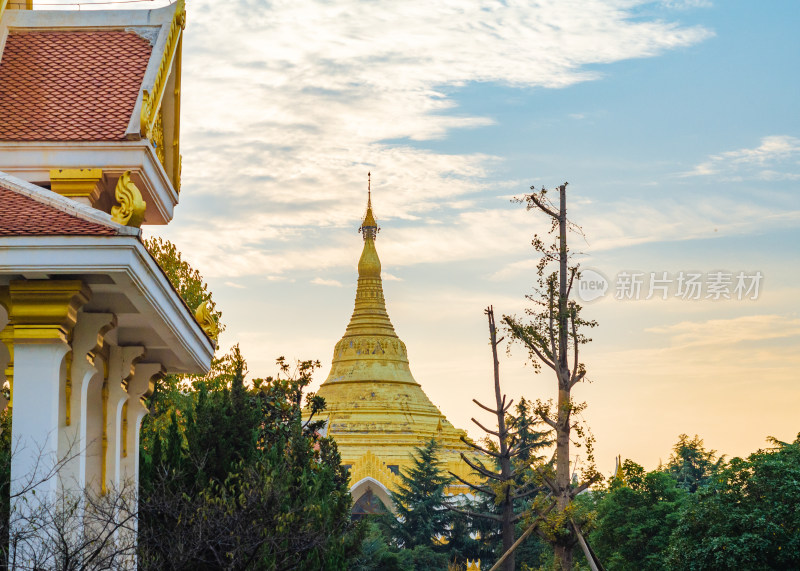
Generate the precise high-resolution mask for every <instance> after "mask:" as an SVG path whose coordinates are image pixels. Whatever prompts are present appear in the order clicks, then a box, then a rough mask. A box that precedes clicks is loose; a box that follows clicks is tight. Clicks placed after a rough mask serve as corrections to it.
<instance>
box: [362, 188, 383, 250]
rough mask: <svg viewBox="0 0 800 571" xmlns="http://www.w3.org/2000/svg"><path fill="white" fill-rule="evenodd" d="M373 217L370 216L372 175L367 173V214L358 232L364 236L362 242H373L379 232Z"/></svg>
mask: <svg viewBox="0 0 800 571" xmlns="http://www.w3.org/2000/svg"><path fill="white" fill-rule="evenodd" d="M380 230H381V229H380V228H379V227H378V223H377V222H376V221H375V216H374V215H373V214H372V173H371V172H368V173H367V213H366V214H365V215H364V221H363V222H362V223H361V226H360V227H359V229H358V231H359V232H361V234H362V235H363V236H364V240H374V239H375V237H376V236H377V235H378V232H380Z"/></svg>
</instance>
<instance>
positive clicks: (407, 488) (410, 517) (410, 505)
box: [387, 439, 453, 553]
mask: <svg viewBox="0 0 800 571" xmlns="http://www.w3.org/2000/svg"><path fill="white" fill-rule="evenodd" d="M438 450H439V445H438V444H437V443H436V441H435V440H434V439H431V440H429V441H428V442H426V443H425V445H423V446H421V447H419V448H415V454H414V457H413V460H414V464H413V466H412V467H411V468H409V469H403V470H402V471H401V473H400V485H399V486H398V488H397V490H396V491H393V492H392V494H391V497H392V502H393V503H394V506H395V511H396V513H395V515H396V519H395V518H394V517H392V516H387V520H388V528H389V534H390V536H391V537H392V539H393V540H394V542H395V543H396V545H397V546H398V547H403V548H405V549H414V548H417V547H429V548H431V549H433V550H434V551H437V552H440V553H441V552H444V551H446V545H443V543H442V541H443V540H445V539H446V538H447V536H448V531H449V529H450V528H451V526H452V517H453V516H452V514H451V512H449V511H448V510H447V505H448V499H447V497H446V496H445V493H444V490H445V486H447V485H448V484H449V483H450V482H451V478H450V477H449V476H448V475H446V474H445V472H444V471H443V470H442V468H441V462H440V461H439V459H438V458H437V452H438Z"/></svg>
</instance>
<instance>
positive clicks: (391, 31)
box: [160, 0, 711, 275]
mask: <svg viewBox="0 0 800 571" xmlns="http://www.w3.org/2000/svg"><path fill="white" fill-rule="evenodd" d="M635 5H636V3H632V2H630V1H629V0H624V1H623V0H619V1H616V2H614V1H611V2H608V1H603V2H601V1H598V0H589V1H587V2H583V3H580V4H573V3H567V2H560V1H557V0H546V1H544V2H535V3H534V2H528V1H519V2H509V3H497V2H492V1H489V0H478V1H476V2H471V3H463V2H462V3H453V2H444V1H438V2H430V1H427V0H409V1H406V2H394V1H389V0H378V1H376V2H371V3H368V4H366V3H364V2H360V1H357V0H343V1H339V2H335V3H330V2H323V1H321V0H320V1H315V0H292V1H289V0H278V1H276V2H266V1H264V0H232V1H230V2H225V3H220V2H216V1H212V0H194V1H193V2H191V4H190V6H189V7H188V9H189V14H188V23H187V28H186V35H185V40H184V42H185V43H184V57H183V88H182V123H181V129H182V136H181V139H182V140H181V143H182V152H183V156H184V165H183V166H184V168H183V173H184V174H183V193H185V195H191V196H192V197H193V201H194V202H193V204H197V205H198V206H197V207H196V208H198V209H199V210H200V212H199V213H198V214H196V215H194V216H191V217H187V216H186V215H182V216H181V215H179V216H178V217H177V218H176V220H175V221H174V222H173V223H172V224H170V227H169V228H168V229H166V230H164V231H163V234H164V235H165V236H167V237H169V238H171V239H173V240H175V241H176V242H177V243H178V245H179V247H181V248H182V249H184V250H186V251H189V252H192V253H193V254H194V257H195V258H197V259H202V260H203V264H204V266H203V269H204V272H209V271H212V272H215V273H217V274H220V273H221V272H223V271H229V272H230V275H243V274H246V273H251V272H252V271H253V268H263V270H264V272H265V273H273V274H274V273H281V272H285V271H287V270H289V269H290V268H291V267H293V265H294V264H287V262H286V260H285V257H284V256H283V255H281V254H280V253H279V251H290V252H298V251H303V252H306V253H308V254H309V256H310V258H314V259H318V256H316V254H315V253H314V251H313V250H315V249H316V248H317V247H318V243H316V242H315V241H314V239H315V238H317V237H318V234H314V233H313V232H309V229H310V228H327V227H337V228H343V227H345V226H349V225H351V224H352V223H353V213H354V212H358V211H359V210H361V209H363V203H364V190H365V185H366V184H365V183H366V181H365V180H364V178H365V176H366V172H367V171H368V170H371V171H372V173H373V191H374V204H375V206H376V210H377V214H378V216H379V220H381V219H382V220H383V221H389V220H403V221H414V220H420V221H423V222H425V223H427V224H431V225H434V224H433V223H438V224H439V225H446V224H447V216H448V215H449V216H450V218H451V219H452V218H453V217H455V216H456V213H458V212H460V211H467V210H473V211H477V208H476V206H475V197H476V196H478V195H480V194H481V193H485V192H486V191H487V190H488V184H489V183H488V181H489V180H490V178H491V175H492V174H493V173H494V172H495V169H496V168H497V166H498V165H499V162H500V160H499V159H498V158H497V157H493V156H489V155H483V154H469V155H464V154H448V153H443V152H438V151H434V150H430V149H422V148H420V144H419V143H420V142H421V141H430V140H436V139H442V138H445V137H450V136H452V135H453V133H454V132H455V131H456V130H463V129H473V128H476V127H481V126H486V125H490V124H492V122H493V119H492V118H491V117H486V116H476V115H475V114H471V113H467V112H462V111H460V110H459V109H458V108H457V106H456V100H455V99H454V95H455V94H457V92H458V89H459V88H461V87H463V86H465V85H467V84H468V83H475V82H484V83H498V84H504V85H510V86H518V87H531V86H538V87H544V88H561V87H565V86H568V85H572V84H575V83H578V82H582V81H589V80H593V79H597V78H598V77H600V73H599V72H598V71H596V69H595V68H593V69H592V70H589V68H588V66H595V65H596V64H605V63H612V62H617V61H620V60H624V59H630V58H642V57H652V56H656V55H658V54H660V53H663V52H665V51H668V50H671V49H675V48H679V47H684V46H689V45H692V44H695V43H697V42H699V41H702V40H703V39H705V38H708V37H709V36H710V35H711V33H710V32H709V31H708V30H706V29H704V28H702V27H684V26H681V25H679V24H676V23H672V22H668V21H665V20H653V21H647V20H645V19H643V18H641V17H640V16H638V15H637V14H636V13H635V11H634V8H635ZM494 188H496V187H495V186H493V187H492V189H494ZM445 205H446V206H445ZM160 233H161V232H160ZM329 245H330V244H326V246H329ZM339 262H343V259H341V258H340V259H338V260H334V261H333V262H332V263H339ZM205 264H208V266H206V265H205ZM254 264H255V265H254ZM320 267H329V262H324V261H323V265H322V266H320ZM207 268H211V269H210V270H209V269H207Z"/></svg>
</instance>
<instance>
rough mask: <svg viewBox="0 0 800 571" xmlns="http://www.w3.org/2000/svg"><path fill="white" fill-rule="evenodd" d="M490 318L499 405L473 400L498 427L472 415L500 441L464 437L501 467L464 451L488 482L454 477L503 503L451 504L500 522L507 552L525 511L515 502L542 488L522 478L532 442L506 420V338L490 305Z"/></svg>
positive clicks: (508, 564)
mask: <svg viewBox="0 0 800 571" xmlns="http://www.w3.org/2000/svg"><path fill="white" fill-rule="evenodd" d="M484 313H485V314H486V316H487V317H488V320H489V341H490V345H491V347H492V363H493V371H494V394H495V407H494V408H492V407H489V406H486V405H484V404H482V403H480V402H478V400H477V399H472V400H473V402H474V403H475V404H476V405H478V406H479V407H480V408H482V409H483V410H485V411H487V412H490V413H492V414H494V415H495V416H496V418H497V430H490V429H489V428H486V427H485V426H484V425H483V424H481V423H480V422H478V421H477V420H476V419H474V418H473V419H472V422H474V423H475V424H476V425H478V426H479V427H480V428H481V430H483V431H485V432H486V433H488V434H491V435H492V436H494V437H496V438H497V444H496V445H495V444H494V443H493V442H491V441H490V442H487V443H486V445H485V446H481V445H479V444H476V443H475V442H473V441H471V440H468V439H467V438H465V437H461V440H462V441H463V442H464V443H465V444H467V445H468V446H470V447H471V448H473V449H474V450H477V451H479V452H481V453H483V454H485V455H487V456H489V457H491V458H493V459H494V460H495V463H496V465H497V467H498V468H499V470H491V469H489V468H487V467H486V466H485V465H484V464H483V463H482V462H478V461H474V460H473V459H470V458H469V457H467V455H465V454H464V453H462V454H461V458H462V459H463V460H464V462H466V463H467V464H468V465H469V466H470V467H471V468H472V469H473V470H475V471H476V472H478V473H479V474H480V475H481V476H483V477H484V478H486V481H487V484H484V485H477V484H473V483H472V482H468V481H467V480H464V479H462V478H460V477H458V476H457V475H456V474H453V473H452V472H451V473H450V474H451V475H452V476H453V477H455V478H456V479H458V480H459V481H460V482H461V483H463V484H466V485H467V486H469V487H470V488H471V489H472V490H474V491H475V492H477V493H478V494H483V495H485V496H488V497H489V498H491V499H492V501H493V503H494V504H495V505H496V506H498V507H499V513H488V512H476V511H474V510H464V509H461V508H458V507H451V508H450V509H452V510H453V511H456V512H459V513H462V514H464V515H468V516H472V517H477V518H482V519H488V520H491V521H494V522H496V523H497V525H498V526H499V527H500V534H501V537H502V542H503V553H506V552H507V551H509V550H510V549H511V547H512V546H513V545H514V542H515V539H516V538H515V532H514V530H515V524H516V523H517V522H518V521H520V520H521V519H522V517H523V515H524V514H522V513H515V511H514V503H515V501H517V500H520V499H522V498H526V497H529V496H531V495H533V494H535V493H537V492H538V491H539V488H537V487H536V486H535V485H534V484H533V483H532V482H521V481H520V478H519V476H520V472H521V471H522V470H523V469H524V468H525V467H524V466H518V465H516V466H515V462H514V460H515V459H517V458H519V457H523V458H524V457H527V454H526V452H527V448H528V446H527V445H526V444H525V443H524V442H522V441H521V440H520V439H519V438H518V437H517V435H516V434H514V431H513V430H512V429H511V428H510V427H509V426H508V423H507V422H506V415H507V414H508V410H509V409H510V408H511V405H512V404H513V403H514V400H513V399H512V400H510V401H508V402H506V400H507V399H506V395H504V394H502V391H501V389H500V362H499V360H498V358H497V346H498V345H499V344H500V343H501V342H502V341H503V338H500V339H498V338H497V327H496V325H495V320H494V309H493V308H492V307H491V306H489V307H488V308H486V310H485V311H484ZM502 569H504V570H505V571H513V570H514V554H513V552H512V553H511V554H510V555H509V556H508V557H507V558H506V559H505V561H504V563H503V567H502Z"/></svg>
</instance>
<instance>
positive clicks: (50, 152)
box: [0, 139, 178, 224]
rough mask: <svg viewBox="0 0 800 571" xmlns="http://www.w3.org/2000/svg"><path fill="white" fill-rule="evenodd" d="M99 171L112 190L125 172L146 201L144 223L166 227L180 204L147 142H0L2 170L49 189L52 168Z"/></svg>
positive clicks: (162, 167)
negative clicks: (101, 170) (96, 169)
mask: <svg viewBox="0 0 800 571" xmlns="http://www.w3.org/2000/svg"><path fill="white" fill-rule="evenodd" d="M54 165H58V168H86V167H91V168H100V169H103V174H104V176H107V177H108V179H109V180H108V182H109V187H110V188H114V185H116V180H117V179H118V178H119V176H120V175H121V174H122V173H123V172H125V171H126V170H130V171H131V178H132V179H133V181H134V183H135V184H136V185H137V186H138V187H139V189H140V190H141V191H142V196H143V197H144V200H145V201H146V202H147V211H146V213H145V219H144V222H145V224H167V223H168V222H169V221H170V220H172V216H173V211H174V209H175V206H176V205H177V204H178V193H177V192H176V191H175V189H174V188H173V186H172V183H171V182H170V179H169V176H167V173H166V171H165V170H164V166H163V165H162V164H161V161H159V160H158V157H157V156H156V154H155V151H154V150H153V148H152V147H151V146H150V144H149V142H148V141H147V140H145V139H143V140H140V141H120V142H117V141H111V142H93V141H86V142H84V141H72V142H71V141H67V142H61V141H52V142H38V141H34V142H27V141H26V142H19V141H0V171H3V172H7V173H9V174H12V175H14V176H16V177H19V178H21V179H23V180H26V181H28V182H31V183H33V184H37V185H39V186H45V187H46V186H48V185H49V180H50V169H52V168H54Z"/></svg>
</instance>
